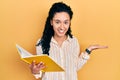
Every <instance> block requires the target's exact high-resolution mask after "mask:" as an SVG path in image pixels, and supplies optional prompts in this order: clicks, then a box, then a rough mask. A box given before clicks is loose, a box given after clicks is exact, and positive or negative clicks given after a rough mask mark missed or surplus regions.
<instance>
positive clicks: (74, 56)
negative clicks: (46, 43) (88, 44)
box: [36, 36, 89, 80]
mask: <svg viewBox="0 0 120 80" xmlns="http://www.w3.org/2000/svg"><path fill="white" fill-rule="evenodd" d="M36 51H37V55H41V54H42V49H41V46H37V47H36ZM79 54H80V47H79V43H78V40H77V39H76V38H75V37H73V38H70V37H69V36H68V38H67V39H66V40H65V41H64V42H63V43H62V46H59V45H58V43H57V42H56V40H55V39H54V38H53V37H52V39H51V43H50V51H49V56H50V57H51V58H52V59H53V60H54V61H55V62H56V63H58V64H59V65H60V66H61V67H62V68H63V69H64V70H65V72H45V74H44V75H43V76H42V80H78V78H77V71H78V70H79V69H80V68H81V67H82V66H83V65H84V64H85V63H86V62H87V60H88V59H89V55H88V54H87V53H81V54H80V56H79Z"/></svg>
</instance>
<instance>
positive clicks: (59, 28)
mask: <svg viewBox="0 0 120 80" xmlns="http://www.w3.org/2000/svg"><path fill="white" fill-rule="evenodd" d="M50 23H51V25H52V26H53V30H54V36H53V37H54V39H55V40H56V41H57V42H58V44H59V46H61V45H62V43H63V41H64V40H65V39H66V38H67V36H66V32H67V31H68V29H69V26H70V24H71V20H70V16H69V14H68V13H66V12H57V13H55V15H54V17H53V19H52V20H51V21H50ZM105 48H107V46H101V45H98V44H97V45H90V46H88V48H87V49H88V50H89V51H91V52H92V51H93V50H97V49H105ZM85 54H87V52H85ZM44 68H45V65H44V63H42V62H40V63H38V64H36V62H35V61H33V62H32V64H30V69H31V72H32V73H33V74H38V73H39V71H40V70H42V69H44Z"/></svg>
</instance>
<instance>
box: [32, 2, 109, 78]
mask: <svg viewBox="0 0 120 80" xmlns="http://www.w3.org/2000/svg"><path fill="white" fill-rule="evenodd" d="M72 15H73V12H72V10H71V8H70V7H69V6H68V5H66V4H65V3H63V2H58V3H54V4H53V5H52V7H51V8H50V11H49V15H48V17H47V20H46V24H45V29H44V32H43V36H42V38H41V39H39V40H38V42H37V45H36V50H37V55H41V54H47V55H49V56H50V57H52V58H53V59H54V60H55V61H56V62H57V63H58V64H59V65H60V66H61V67H62V68H63V69H64V70H65V72H45V73H43V72H41V69H43V68H45V65H44V63H42V62H40V63H39V64H35V61H33V63H32V64H31V65H30V69H31V71H32V73H33V75H34V76H35V77H36V78H41V79H42V80H78V79H77V71H78V70H79V69H80V68H81V67H82V66H83V65H84V64H85V63H86V62H87V60H88V59H89V54H90V53H91V52H92V51H93V50H96V49H101V48H107V46H100V45H91V46H89V47H88V48H87V49H86V50H85V52H82V53H81V54H80V47H79V43H78V40H77V38H75V37H74V36H73V35H72V34H71V28H70V25H71V19H72ZM41 75H42V76H41Z"/></svg>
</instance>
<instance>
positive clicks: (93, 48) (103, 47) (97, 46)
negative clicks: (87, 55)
mask: <svg viewBox="0 0 120 80" xmlns="http://www.w3.org/2000/svg"><path fill="white" fill-rule="evenodd" d="M105 48H108V46H101V45H90V46H89V47H88V48H87V49H88V50H89V51H90V52H91V51H93V50H96V49H105Z"/></svg>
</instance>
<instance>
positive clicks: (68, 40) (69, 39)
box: [51, 35, 72, 44]
mask: <svg viewBox="0 0 120 80" xmlns="http://www.w3.org/2000/svg"><path fill="white" fill-rule="evenodd" d="M71 39H72V38H70V36H69V35H68V36H67V39H66V40H65V41H67V42H71ZM51 42H53V43H55V44H58V43H57V41H56V40H55V39H54V38H53V36H52V38H51Z"/></svg>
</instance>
